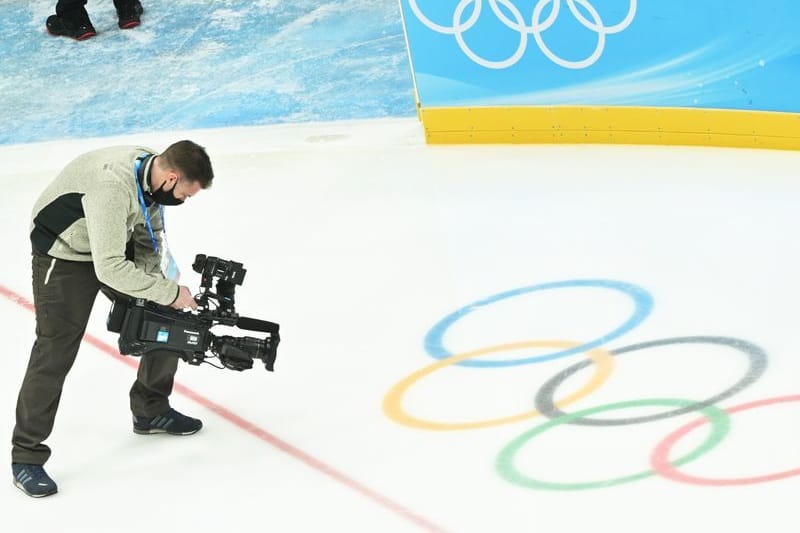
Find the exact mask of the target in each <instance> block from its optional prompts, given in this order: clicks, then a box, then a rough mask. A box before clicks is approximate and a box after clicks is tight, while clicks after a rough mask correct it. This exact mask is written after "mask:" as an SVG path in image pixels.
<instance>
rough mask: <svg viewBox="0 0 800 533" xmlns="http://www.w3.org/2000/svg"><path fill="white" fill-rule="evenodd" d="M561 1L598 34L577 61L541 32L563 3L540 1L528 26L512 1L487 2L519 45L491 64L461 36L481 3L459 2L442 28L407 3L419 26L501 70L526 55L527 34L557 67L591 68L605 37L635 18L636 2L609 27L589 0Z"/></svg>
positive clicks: (472, 23)
mask: <svg viewBox="0 0 800 533" xmlns="http://www.w3.org/2000/svg"><path fill="white" fill-rule="evenodd" d="M564 1H565V2H566V3H567V7H568V8H569V10H570V12H571V13H572V16H573V17H575V19H576V20H577V21H578V22H579V23H580V24H581V26H583V27H584V28H586V29H588V30H591V31H593V32H595V33H596V34H597V44H596V46H595V49H594V51H593V52H592V53H591V54H590V55H589V56H588V57H586V58H584V59H581V60H578V61H571V60H568V59H564V58H562V57H560V56H558V55H557V54H556V53H555V52H553V51H552V50H551V49H550V47H548V46H547V44H546V43H545V42H544V39H543V37H542V33H544V32H545V31H547V30H548V29H550V28H551V27H552V26H553V24H555V22H556V20H557V19H558V16H559V14H560V12H561V2H562V0H539V1H538V2H537V4H536V6H535V7H534V8H533V15H532V16H531V24H530V26H527V25H526V24H525V18H524V16H523V14H522V12H521V11H520V10H519V9H518V8H517V6H516V5H514V3H513V1H512V0H487V2H488V3H489V7H490V8H491V10H492V12H493V13H494V16H495V17H497V19H499V20H500V22H501V23H502V24H503V25H504V26H506V27H507V28H509V29H511V30H514V31H516V32H517V33H518V34H519V46H518V47H517V50H516V51H515V52H514V53H513V54H512V55H511V56H510V57H508V58H507V59H503V60H500V61H492V60H489V59H485V58H483V57H481V56H479V55H478V54H476V53H475V52H474V51H473V50H472V49H471V48H470V47H469V45H467V43H466V41H465V40H464V33H465V32H467V31H468V30H470V29H472V27H473V26H475V24H477V22H478V19H479V18H480V15H481V11H482V8H483V0H460V2H459V3H458V5H457V6H456V8H455V10H454V11H453V20H452V25H451V26H443V25H441V24H437V23H436V22H433V21H432V20H430V19H429V18H428V17H427V16H426V15H425V14H424V13H423V12H422V10H421V9H420V8H419V5H417V0H408V4H409V6H410V7H411V11H412V12H413V13H414V15H415V16H416V17H417V19H419V21H420V22H422V24H424V25H425V26H426V27H427V28H429V29H431V30H433V31H435V32H437V33H441V34H445V35H453V36H455V38H456V42H458V46H459V47H460V48H461V51H462V52H464V54H465V55H466V56H467V57H468V58H470V59H471V60H472V61H473V62H475V63H477V64H478V65H480V66H482V67H486V68H491V69H504V68H508V67H511V66H513V65H515V64H516V63H517V62H518V61H519V60H520V59H521V58H522V56H523V55H524V54H525V51H526V49H527V47H528V34H531V35H533V39H534V40H535V41H536V44H537V45H538V47H539V50H541V51H542V53H543V54H544V55H545V56H546V57H547V58H548V59H549V60H550V61H552V62H553V63H555V64H556V65H559V66H561V67H564V68H568V69H584V68H587V67H590V66H592V65H594V64H595V63H596V62H597V60H598V59H600V56H602V55H603V50H604V49H605V45H606V36H607V35H611V34H615V33H620V32H621V31H623V30H625V29H627V28H628V26H630V25H631V23H632V22H633V19H634V17H635V16H636V2H637V0H629V2H630V5H629V8H628V13H627V15H625V17H624V18H623V19H622V21H620V22H618V23H617V24H613V25H610V26H607V25H605V24H604V23H603V19H602V17H601V16H600V13H599V12H598V11H597V9H595V7H594V6H593V5H592V4H591V3H590V2H589V0H564ZM470 4H475V7H474V8H473V10H472V15H470V17H469V18H468V19H467V20H466V21H464V22H462V20H463V15H464V11H465V10H466V9H467V7H468V6H469V5H470ZM498 4H502V5H503V6H504V7H505V8H506V9H508V11H509V12H510V13H511V15H512V16H513V17H514V18H513V20H512V19H510V18H509V17H508V15H506V13H504V12H503V11H502V10H501V9H500V6H499V5H498ZM550 4H553V7H552V9H551V11H550V15H548V16H547V18H546V19H545V20H542V12H543V11H544V9H545V8H546V7H547V6H548V5H550ZM576 4H580V5H581V6H582V7H583V8H584V9H585V10H586V12H587V13H588V14H589V16H590V17H591V20H590V19H589V18H587V17H586V15H585V14H584V13H582V12H581V10H580V9H578V7H577V5H576Z"/></svg>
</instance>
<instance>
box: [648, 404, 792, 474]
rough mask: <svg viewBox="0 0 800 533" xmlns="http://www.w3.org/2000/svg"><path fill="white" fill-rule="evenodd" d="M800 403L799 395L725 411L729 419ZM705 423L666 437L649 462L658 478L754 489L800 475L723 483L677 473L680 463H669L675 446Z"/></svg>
mask: <svg viewBox="0 0 800 533" xmlns="http://www.w3.org/2000/svg"><path fill="white" fill-rule="evenodd" d="M798 401H800V395H793V396H781V397H778V398H767V399H764V400H756V401H753V402H749V403H745V404H742V405H738V406H736V407H730V408H728V409H725V412H726V413H728V414H729V415H732V414H733V413H738V412H740V411H746V410H748V409H755V408H757V407H764V406H766V405H774V404H776V403H789V402H798ZM705 422H706V420H704V419H702V418H701V419H699V420H695V421H694V422H690V423H689V424H686V425H685V426H683V427H680V428H678V429H676V430H675V431H674V432H673V433H671V434H669V435H667V437H666V438H665V439H664V440H663V441H661V442H660V443H659V444H658V445H657V446H656V447H655V449H654V450H653V454H652V456H651V458H650V464H651V466H652V467H653V470H655V471H656V472H657V473H658V474H659V475H661V476H663V477H665V478H667V479H671V480H673V481H680V482H682V483H690V484H692V485H706V486H716V487H721V486H727V485H752V484H755V483H765V482H769V481H777V480H779V479H784V478H788V477H792V476H797V475H800V468H793V469H790V470H784V471H783V472H774V473H772V474H765V475H762V476H754V477H744V478H727V479H725V478H723V479H714V478H705V477H700V476H692V475H689V474H685V473H683V472H680V471H678V469H677V468H675V467H676V466H680V465H679V464H678V462H677V461H670V460H669V454H670V451H671V450H672V448H673V447H674V446H675V444H676V443H677V442H678V441H679V440H680V439H682V438H683V437H685V436H686V435H688V434H689V433H690V432H691V431H692V430H694V429H696V428H698V427H700V426H702V425H703V424H705Z"/></svg>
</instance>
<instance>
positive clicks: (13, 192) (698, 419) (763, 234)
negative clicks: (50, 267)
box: [0, 119, 800, 533]
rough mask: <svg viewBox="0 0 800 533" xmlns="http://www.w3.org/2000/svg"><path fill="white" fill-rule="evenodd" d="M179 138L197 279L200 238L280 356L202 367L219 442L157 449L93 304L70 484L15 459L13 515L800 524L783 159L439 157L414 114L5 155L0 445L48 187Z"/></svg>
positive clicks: (792, 258)
mask: <svg viewBox="0 0 800 533" xmlns="http://www.w3.org/2000/svg"><path fill="white" fill-rule="evenodd" d="M182 138H190V139H192V140H195V141H197V142H199V143H200V144H203V145H205V146H206V147H207V148H208V150H209V153H210V155H211V158H212V161H213V163H214V166H215V171H216V175H217V177H216V179H215V183H214V186H213V188H212V189H210V190H208V191H204V192H202V193H201V194H199V195H198V196H197V197H196V198H194V199H192V200H191V201H189V202H188V203H187V204H186V205H184V206H181V207H179V208H168V211H167V214H166V225H167V234H168V237H169V241H170V244H171V247H172V249H173V251H174V252H175V254H176V256H177V258H178V260H179V262H180V263H181V267H182V270H183V281H184V282H185V283H186V284H188V285H190V286H192V287H193V288H194V287H197V284H198V282H199V277H198V275H197V274H195V273H194V272H192V270H191V262H192V260H193V258H194V255H195V254H197V253H204V254H208V255H216V256H220V257H222V258H226V259H232V260H235V261H240V262H242V263H244V265H245V267H246V268H247V270H248V273H247V277H246V279H245V283H244V285H243V286H242V287H240V288H238V290H237V310H238V311H239V312H240V313H242V314H244V315H248V316H254V317H257V318H263V319H266V320H272V321H276V322H279V323H280V324H281V334H282V339H283V340H282V344H281V346H280V349H279V354H278V361H277V365H276V371H275V373H274V374H273V373H268V372H266V371H264V370H263V368H260V367H256V368H254V369H252V370H249V371H246V372H243V373H236V372H232V371H227V370H226V371H221V370H215V369H213V368H211V367H209V366H202V367H190V366H188V365H182V366H181V368H180V369H179V373H178V381H179V386H178V390H177V391H176V393H175V395H174V397H173V406H174V407H176V408H177V409H179V410H181V411H183V412H186V413H187V414H190V415H193V416H197V417H199V418H202V419H203V421H204V423H205V427H204V429H203V430H202V431H201V432H200V433H198V434H197V435H195V436H192V437H185V438H174V437H167V436H147V437H144V436H139V435H135V434H133V433H132V431H131V422H130V415H129V410H128V396H127V393H128V388H129V387H130V385H131V383H132V380H133V378H134V375H135V373H134V370H133V368H132V366H135V364H136V359H134V358H123V357H121V356H118V355H116V356H115V355H114V350H113V348H114V347H115V345H116V344H115V343H116V339H115V336H114V335H113V334H110V333H108V332H106V331H105V322H104V321H105V315H106V313H107V311H108V302H106V301H105V300H104V299H103V298H102V297H100V298H99V299H98V301H97V304H96V306H95V312H94V314H93V316H92V320H91V322H90V325H89V328H88V334H89V336H90V337H89V338H88V339H87V342H86V343H84V346H83V348H82V349H81V352H80V353H79V355H78V359H77V362H76V364H75V366H74V368H73V370H72V372H71V374H70V375H69V377H68V380H67V383H66V387H65V391H64V395H63V398H62V402H61V407H60V410H59V415H58V418H57V421H56V427H55V430H54V433H53V435H52V437H51V438H50V439H49V441H48V443H49V444H50V445H51V446H52V447H53V450H54V452H53V456H52V458H51V460H50V461H49V462H48V464H47V467H48V471H49V473H50V474H51V475H52V476H53V477H54V479H55V480H56V481H57V482H58V483H59V489H60V492H59V493H58V494H57V495H55V496H53V497H49V498H46V499H43V500H33V499H30V498H27V497H25V496H24V495H23V494H22V493H20V492H19V491H18V490H16V489H15V488H14V487H13V486H12V483H11V476H10V471H8V472H7V474H6V475H7V478H6V481H7V482H6V483H0V508H2V509H3V529H4V530H7V531H68V532H87V531H121V532H126V531H130V532H133V531H141V530H142V529H147V530H150V531H176V530H178V531H224V530H236V531H282V532H283V531H292V532H295V531H296V532H305V531H370V532H375V531H381V532H383V531H387V532H388V531H451V532H486V531H503V532H506V531H507V532H518V531H520V532H521V531H565V532H566V531H570V532H571V531H614V532H617V533H633V532H640V531H649V532H656V533H658V532H670V533H673V532H676V531H752V530H764V531H770V532H771V533H790V532H796V531H797V525H798V521H797V516H796V515H797V513H796V512H795V510H794V504H793V502H794V498H795V497H796V495H797V493H798V490H799V489H800V478H798V477H797V475H796V474H798V473H800V470H799V469H800V447H799V446H798V445H797V443H798V442H800V423H798V420H800V381H799V380H800V378H799V377H798V376H800V356H799V355H798V351H800V341H799V340H798V339H797V333H796V332H797V325H796V324H797V302H798V300H800V282H799V281H798V276H797V270H798V268H797V264H798V258H799V257H800V244H798V240H797V239H796V237H795V233H796V228H798V227H800V210H798V209H797V202H798V200H797V199H798V197H800V181H798V174H800V170H799V169H800V154H796V153H790V152H778V151H747V150H729V149H702V148H679V147H630V146H608V147H605V146H604V147H600V146H426V145H425V144H424V141H423V136H422V132H421V126H420V125H419V124H418V123H417V122H416V120H415V119H380V120H373V121H359V122H350V121H341V122H334V123H312V124H305V125H276V126H263V127H249V128H225V129H219V130H195V131H191V132H181V131H178V132H170V133H153V134H147V135H144V134H142V135H130V136H125V137H114V138H95V139H84V140H72V141H60V142H56V141H54V142H44V143H35V144H19V145H9V146H3V147H0V160H2V162H3V165H2V166H1V167H0V184H2V187H3V191H4V194H3V195H2V196H0V223H2V228H3V230H4V239H5V240H4V243H3V244H4V247H3V248H4V252H3V254H2V257H3V268H2V274H1V276H2V277H1V278H0V291H2V296H0V317H2V323H3V327H2V331H3V337H4V350H3V352H4V357H3V358H2V359H0V365H2V367H0V383H2V388H0V391H1V396H0V403H1V404H2V409H0V434H3V435H6V437H7V438H9V439H10V435H11V431H12V428H13V424H14V414H13V413H14V405H15V399H16V394H17V391H18V387H19V384H20V382H21V379H22V375H23V373H24V369H25V365H26V363H27V358H28V353H29V350H30V345H31V343H32V340H33V330H34V317H33V314H32V312H31V311H30V309H29V303H28V302H29V300H30V298H31V296H30V294H31V289H30V256H29V248H30V245H29V240H28V225H29V217H30V209H31V207H32V205H33V203H34V201H35V199H36V197H37V196H38V194H39V192H40V191H41V190H42V189H43V188H44V187H45V185H46V184H47V183H48V182H49V181H50V180H51V179H52V178H53V177H54V176H55V174H56V173H57V172H58V170H59V169H60V168H61V167H62V166H63V165H64V164H65V163H66V162H67V161H69V160H70V159H71V158H72V157H74V156H76V155H77V154H79V153H82V152H84V151H87V150H89V149H92V148H95V147H100V146H105V145H113V144H127V143H143V144H145V145H149V146H152V147H153V148H155V149H163V148H164V147H166V146H167V145H168V144H170V143H171V142H173V141H175V140H179V139H182ZM223 331H224V328H223ZM587 367H588V368H587ZM552 397H555V398H556V403H557V405H558V407H554V406H553V405H552V403H553V402H550V406H549V407H548V398H552ZM537 407H538V408H540V409H543V410H545V411H547V412H548V416H546V417H545V416H541V415H538V414H537V413H536V411H535V410H536V409H537ZM558 410H560V411H561V412H562V413H563V414H561V415H559V413H558V412H556V411H558ZM550 417H553V418H550ZM6 442H7V443H8V440H6Z"/></svg>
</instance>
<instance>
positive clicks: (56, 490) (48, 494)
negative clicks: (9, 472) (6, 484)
mask: <svg viewBox="0 0 800 533" xmlns="http://www.w3.org/2000/svg"><path fill="white" fill-rule="evenodd" d="M14 486H15V487H17V488H18V489H19V490H21V491H22V492H24V493H25V494H26V495H27V496H30V497H31V498H44V497H45V496H52V495H53V494H55V493H57V492H58V489H55V490H54V491H51V492H45V493H44V494H31V493H30V492H28V491H27V490H25V487H24V486H23V485H22V483H20V482H19V481H17V480H16V479H15V480H14Z"/></svg>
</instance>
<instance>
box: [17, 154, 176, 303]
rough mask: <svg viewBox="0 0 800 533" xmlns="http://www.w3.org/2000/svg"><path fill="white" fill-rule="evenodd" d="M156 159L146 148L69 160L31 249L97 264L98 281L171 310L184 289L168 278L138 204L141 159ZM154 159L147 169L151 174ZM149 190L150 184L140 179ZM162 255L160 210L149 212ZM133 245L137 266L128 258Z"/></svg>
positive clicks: (44, 199) (38, 217)
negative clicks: (136, 171) (138, 162)
mask: <svg viewBox="0 0 800 533" xmlns="http://www.w3.org/2000/svg"><path fill="white" fill-rule="evenodd" d="M145 153H150V154H154V153H156V152H154V151H153V150H151V149H149V148H145V147H142V146H117V147H111V148H103V149H101V150H96V151H93V152H89V153H86V154H84V155H81V156H79V157H78V158H77V159H75V160H73V161H72V162H70V163H69V164H68V165H67V166H66V167H65V168H64V170H62V171H61V173H60V174H59V175H58V177H56V179H55V180H54V181H53V182H52V183H51V184H50V185H49V186H48V187H47V188H46V189H45V190H44V192H43V193H42V195H41V196H40V197H39V199H38V200H37V201H36V204H35V205H34V207H33V216H32V221H31V243H32V245H33V249H34V251H35V252H39V253H43V254H47V255H49V256H51V257H54V258H56V259H63V260H67V261H85V262H90V261H91V262H93V263H94V269H95V273H96V274H97V279H98V280H100V282H101V283H103V284H105V285H108V286H109V287H111V288H112V289H114V290H117V291H119V292H122V293H124V294H128V295H130V296H133V297H135V298H144V299H147V300H152V301H154V302H156V303H159V304H162V305H169V304H171V303H172V302H173V301H175V299H176V298H177V296H178V291H179V287H178V284H177V283H175V282H174V281H171V280H168V279H165V278H164V275H163V274H162V273H161V260H160V256H159V254H157V253H156V252H155V250H154V248H153V244H152V241H151V239H150V233H149V232H148V231H147V227H146V226H145V217H144V213H143V212H142V207H141V204H140V203H139V195H138V189H137V187H138V185H137V177H136V176H135V175H134V165H135V161H136V158H137V157H138V156H140V155H142V154H145ZM152 160H153V158H150V159H149V160H148V161H147V163H146V166H145V169H144V176H147V175H149V171H150V168H149V167H150V165H151V164H152ZM142 186H143V188H144V191H145V192H150V184H149V183H148V180H147V179H144V180H142ZM147 210H148V213H149V215H150V223H151V226H152V228H153V231H154V233H155V236H156V241H157V243H158V247H159V250H162V249H163V247H162V244H161V243H162V234H163V228H164V225H163V221H162V219H161V214H160V212H159V208H158V205H157V204H155V203H153V204H152V205H150V206H149V207H148V208H147ZM129 242H130V243H131V245H132V247H133V248H132V249H133V252H134V253H133V260H132V261H131V260H129V259H128V258H126V248H127V247H128V243H129Z"/></svg>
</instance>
